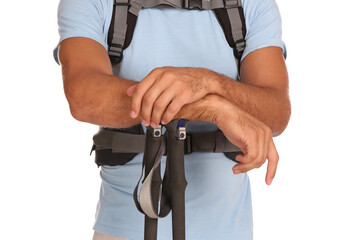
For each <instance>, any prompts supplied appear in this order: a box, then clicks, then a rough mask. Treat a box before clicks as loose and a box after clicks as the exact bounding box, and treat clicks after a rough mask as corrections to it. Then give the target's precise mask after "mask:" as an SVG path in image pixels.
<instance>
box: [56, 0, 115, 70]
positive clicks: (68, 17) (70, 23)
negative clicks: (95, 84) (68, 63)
mask: <svg viewBox="0 0 360 240" xmlns="http://www.w3.org/2000/svg"><path fill="white" fill-rule="evenodd" d="M107 2H108V1H106V0H60V4H59V7H58V26H59V34H60V41H59V43H60V42H61V41H63V40H65V39H67V38H71V37H86V38H90V39H93V40H95V41H97V42H99V43H100V44H101V45H103V46H104V48H105V49H107V48H108V46H107V36H106V35H107V31H105V30H106V25H108V24H109V21H108V19H107V18H106V16H108V14H107V12H106V11H108V10H109V9H108V6H107V5H108V4H107ZM110 16H111V15H110ZM57 55H58V46H57V47H56V48H55V50H54V58H55V61H56V62H58V63H59V61H58V56H57Z"/></svg>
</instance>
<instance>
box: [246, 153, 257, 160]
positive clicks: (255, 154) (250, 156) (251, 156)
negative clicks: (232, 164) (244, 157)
mask: <svg viewBox="0 0 360 240" xmlns="http://www.w3.org/2000/svg"><path fill="white" fill-rule="evenodd" d="M248 157H249V158H250V159H256V158H257V157H258V153H257V152H249V153H248Z"/></svg>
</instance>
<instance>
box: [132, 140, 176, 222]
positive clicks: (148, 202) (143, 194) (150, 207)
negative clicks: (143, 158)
mask: <svg viewBox="0 0 360 240" xmlns="http://www.w3.org/2000/svg"><path fill="white" fill-rule="evenodd" d="M165 149H166V144H165V141H164V139H163V140H162V142H161V146H160V149H159V151H158V154H157V156H156V159H155V162H154V165H153V167H152V168H151V170H150V173H149V175H148V176H147V177H146V178H145V179H144V182H143V184H142V186H141V189H140V193H139V201H138V203H139V205H140V207H141V210H142V211H143V212H144V213H145V214H146V215H148V216H149V217H151V218H161V217H165V216H166V215H167V214H168V213H169V212H170V207H169V206H168V204H166V207H165V209H164V208H163V207H160V213H158V212H157V211H156V210H155V207H154V205H155V204H156V205H157V204H158V202H154V201H153V199H152V197H151V196H152V194H151V189H152V183H153V176H154V172H155V171H156V169H157V168H158V167H160V163H161V158H162V156H163V155H164V153H165ZM143 172H144V165H143V167H142V171H141V175H140V178H139V181H138V183H137V185H136V187H135V190H134V192H137V190H138V186H139V184H140V181H141V179H142V176H143ZM136 201H137V200H136ZM162 203H164V201H163V199H162Z"/></svg>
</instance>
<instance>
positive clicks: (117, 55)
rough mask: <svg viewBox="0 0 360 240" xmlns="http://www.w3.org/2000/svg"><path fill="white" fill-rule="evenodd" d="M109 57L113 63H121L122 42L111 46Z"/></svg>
mask: <svg viewBox="0 0 360 240" xmlns="http://www.w3.org/2000/svg"><path fill="white" fill-rule="evenodd" d="M108 52H109V57H110V60H111V63H113V64H119V63H120V62H121V60H122V58H123V46H122V45H120V44H115V43H113V44H111V46H110V47H109V51H108Z"/></svg>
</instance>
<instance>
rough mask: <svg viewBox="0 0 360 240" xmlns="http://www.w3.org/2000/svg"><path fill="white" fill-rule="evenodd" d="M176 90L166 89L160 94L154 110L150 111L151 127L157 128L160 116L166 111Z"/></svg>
mask: <svg viewBox="0 0 360 240" xmlns="http://www.w3.org/2000/svg"><path fill="white" fill-rule="evenodd" d="M175 92H176V89H174V88H171V89H166V90H165V91H163V92H162V93H161V95H160V96H159V97H158V99H157V100H156V101H155V103H154V108H153V110H152V115H151V126H152V127H157V126H158V125H159V124H160V121H161V119H162V116H163V114H164V112H165V110H166V108H167V107H168V106H169V104H170V103H171V101H172V99H173V98H174V95H175Z"/></svg>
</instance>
